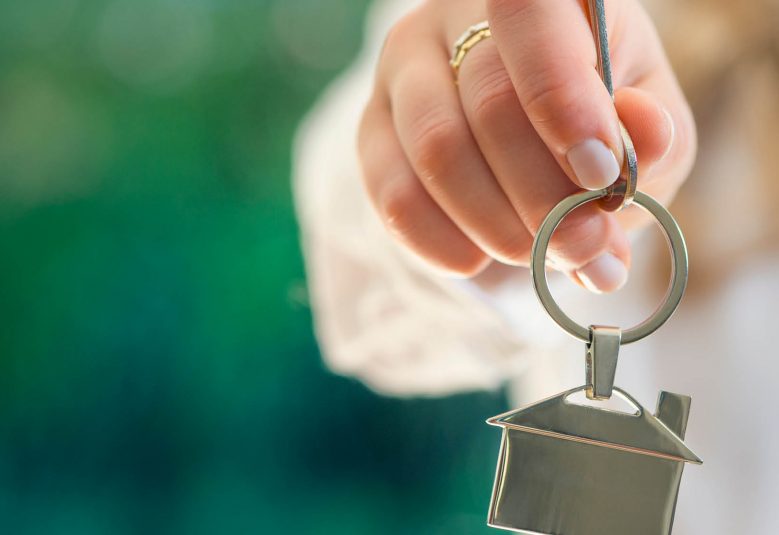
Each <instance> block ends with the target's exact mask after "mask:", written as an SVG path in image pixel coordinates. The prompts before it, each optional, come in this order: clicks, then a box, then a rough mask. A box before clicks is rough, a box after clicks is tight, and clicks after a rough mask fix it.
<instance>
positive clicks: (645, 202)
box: [487, 0, 702, 535]
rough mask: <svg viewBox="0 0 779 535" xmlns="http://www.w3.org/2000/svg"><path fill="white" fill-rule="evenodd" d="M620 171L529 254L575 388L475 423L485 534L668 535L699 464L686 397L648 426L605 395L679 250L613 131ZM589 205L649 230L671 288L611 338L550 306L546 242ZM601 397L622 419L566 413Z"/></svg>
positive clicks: (663, 314)
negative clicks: (486, 434) (572, 355)
mask: <svg viewBox="0 0 779 535" xmlns="http://www.w3.org/2000/svg"><path fill="white" fill-rule="evenodd" d="M589 7H590V21H591V24H592V29H593V34H594V36H595V41H596V45H597V50H598V69H599V72H600V74H601V77H602V79H603V81H604V83H605V84H606V87H607V89H608V90H609V93H611V94H612V95H613V87H612V82H611V68H610V60H609V49H608V36H607V32H606V17H605V11H604V6H603V0H589ZM622 132H623V140H624V141H625V143H624V144H625V166H624V169H623V173H622V178H621V180H620V181H618V183H617V184H615V185H614V186H612V187H609V188H605V189H602V190H598V191H584V192H581V193H577V194H574V195H571V196H570V197H568V198H566V199H564V200H563V201H562V202H560V203H559V204H558V205H557V206H555V207H554V208H553V209H552V211H551V212H550V213H549V215H548V216H547V217H546V219H545V220H544V222H543V224H542V225H541V227H540V229H539V231H538V234H537V235H536V238H535V241H534V243H533V251H532V256H531V273H532V278H533V286H534V288H535V291H536V295H537V296H538V298H539V300H540V301H541V304H542V305H543V306H544V308H545V309H546V311H547V312H548V313H549V315H550V316H551V317H552V319H554V320H555V321H556V322H557V324H558V325H560V327H562V328H563V329H564V330H565V331H566V332H568V333H569V334H571V335H572V336H574V337H575V338H578V339H580V340H582V341H583V342H585V384H584V386H581V387H579V388H575V389H573V390H569V391H566V392H562V393H561V394H558V395H557V396H554V397H551V398H549V399H546V400H543V401H540V402H538V403H535V404H533V405H530V406H528V407H524V408H521V409H518V410H515V411H511V412H508V413H505V414H501V415H499V416H495V417H494V418H491V419H489V420H488V421H487V423H489V424H491V425H495V426H499V427H501V428H502V429H503V438H502V441H501V448H500V454H499V458H498V468H497V473H496V476H495V486H494V489H493V493H492V500H491V502H490V509H489V515H488V523H489V525H491V526H493V527H496V528H502V529H507V530H512V531H516V532H519V533H525V534H528V535H668V534H670V533H671V530H672V528H673V518H674V512H675V509H676V500H677V495H678V492H679V485H680V483H681V477H682V471H683V469H684V465H685V464H686V463H693V464H701V463H702V461H701V460H700V459H699V458H698V457H697V456H696V455H695V454H694V453H693V452H692V451H691V450H690V449H689V448H688V447H687V446H686V445H685V443H684V435H685V431H686V428H687V418H688V415H689V411H690V402H691V400H690V397H689V396H684V395H679V394H672V393H669V392H661V393H660V396H659V399H658V404H657V410H656V411H655V413H654V414H651V413H650V412H649V411H647V410H646V409H645V408H644V407H642V406H641V405H640V404H639V403H638V401H636V400H635V399H634V398H633V397H632V396H630V395H629V394H628V393H627V392H625V391H624V390H622V389H620V388H617V387H615V386H614V374H615V372H616V369H617V360H618V354H619V348H620V346H621V345H623V344H629V343H632V342H636V341H638V340H641V339H642V338H644V337H646V336H649V335H650V334H652V333H653V332H655V331H656V330H657V329H659V328H660V327H661V326H662V325H663V324H664V323H665V322H666V321H667V320H668V319H669V318H670V317H671V315H672V314H673V313H674V311H675V310H676V308H677V307H678V305H679V302H680V301H681V299H682V295H683V294H684V290H685V287H686V285H687V275H688V271H687V246H686V245H685V242H684V237H683V235H682V232H681V230H680V229H679V226H678V225H677V223H676V221H675V220H674V218H673V216H672V215H671V214H670V213H669V212H668V211H667V210H666V209H665V208H664V207H663V206H662V205H661V204H660V203H658V202H657V201H655V200H654V199H653V198H652V197H650V196H648V195H646V194H645V193H642V192H640V191H636V182H637V178H638V165H637V161H636V154H635V151H634V150H633V144H632V142H631V141H630V136H629V135H628V133H627V131H626V130H625V129H624V127H623V128H622ZM593 201H598V202H600V203H601V206H602V207H603V208H604V209H605V210H610V211H612V210H619V209H621V208H623V207H625V206H628V205H629V204H631V203H635V204H636V205H638V206H640V207H641V208H643V209H644V210H646V211H647V212H649V213H650V214H651V215H652V216H654V217H655V219H657V221H658V223H659V224H660V226H661V227H662V229H663V231H664V233H665V235H666V237H667V242H668V244H669V247H670V250H671V256H672V259H673V262H672V264H673V271H672V275H671V284H670V286H669V289H668V292H667V294H666V297H665V299H664V302H663V304H662V305H661V306H660V308H658V310H657V311H656V312H655V313H654V314H653V315H652V316H651V317H650V318H649V319H647V320H646V321H644V322H643V323H641V324H639V325H637V326H635V327H633V328H630V329H627V330H624V331H623V330H622V329H620V328H619V327H611V326H600V325H591V326H590V327H584V326H582V325H579V324H578V323H576V322H575V321H574V320H572V319H571V318H570V317H569V316H568V315H566V314H565V313H564V312H563V311H562V309H561V308H560V307H559V305H558V304H557V302H556V301H555V300H554V298H553V297H552V294H551V292H550V290H549V285H548V282H547V279H546V269H545V268H546V252H547V248H548V246H549V241H550V239H551V237H552V234H553V233H554V230H555V229H556V228H557V226H558V225H559V224H560V222H561V221H562V220H563V219H564V218H565V216H566V215H568V214H569V213H571V212H572V211H573V210H575V209H576V208H577V207H579V206H581V205H583V204H585V203H588V202H593ZM579 392H584V393H585V395H586V396H587V398H589V399H592V400H606V399H609V398H611V397H612V395H613V394H616V395H617V396H619V397H621V398H622V399H623V400H625V401H626V402H627V403H628V405H630V406H631V407H632V409H633V412H632V413H625V412H618V411H613V410H606V409H602V408H598V407H595V406H590V405H581V404H577V403H573V402H571V401H570V400H569V398H570V397H571V396H572V395H574V394H577V393H579Z"/></svg>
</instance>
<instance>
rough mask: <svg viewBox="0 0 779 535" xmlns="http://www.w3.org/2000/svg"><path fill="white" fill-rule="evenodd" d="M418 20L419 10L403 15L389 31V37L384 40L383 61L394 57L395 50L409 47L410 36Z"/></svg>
mask: <svg viewBox="0 0 779 535" xmlns="http://www.w3.org/2000/svg"><path fill="white" fill-rule="evenodd" d="M417 18H418V10H417V9H414V10H412V11H410V12H408V13H406V14H405V15H403V16H402V17H401V18H400V19H398V21H397V22H395V24H393V25H392V26H391V27H390V29H389V31H387V36H386V37H385V38H384V46H383V48H382V54H381V56H382V59H385V60H386V59H387V57H388V56H389V57H392V56H393V55H394V54H393V53H394V51H395V50H397V49H402V48H403V47H405V46H407V43H408V39H409V37H410V34H411V32H413V29H414V27H415V26H416V24H417Z"/></svg>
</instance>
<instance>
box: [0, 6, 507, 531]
mask: <svg viewBox="0 0 779 535" xmlns="http://www.w3.org/2000/svg"><path fill="white" fill-rule="evenodd" d="M367 4H368V2H367V1H366V0H359V1H358V0H273V1H271V0H254V1H250V0H115V1H107V0H46V1H42V0H27V1H24V2H22V1H21V0H13V1H6V2H3V3H2V6H1V7H0V72H2V76H1V77H0V244H1V247H2V252H3V256H2V271H1V272H0V292H1V297H0V298H1V299H2V301H1V302H2V308H1V310H2V318H0V320H1V325H2V327H0V339H1V340H2V343H1V345H0V351H1V354H0V530H1V531H2V532H3V533H14V534H17V533H22V534H27V533H35V534H37V533H41V534H60V533H63V534H64V533H68V534H69V533H73V534H103V533H106V534H124V533H145V534H146V533H148V534H154V533H187V534H200V533H203V534H212V533H292V534H296V533H301V534H309V533H311V534H329V533H339V534H349V533H371V534H374V533H375V534H383V533H387V534H390V533H392V534H397V533H403V534H414V533H420V534H422V533H424V534H435V533H447V534H449V533H464V534H465V533H468V534H472V533H486V532H488V530H487V528H486V527H484V518H485V514H486V508H487V504H488V501H489V493H490V490H491V481H492V476H493V473H494V462H495V459H496V456H497V448H498V442H499V433H498V431H497V430H495V429H493V428H489V427H488V426H486V425H485V424H484V419H485V418H486V417H488V416H491V415H493V414H495V413H496V412H499V411H501V410H503V409H505V403H504V399H503V397H502V395H500V394H473V395H463V396H457V397H453V398H449V399H444V400H396V399H386V398H381V397H378V396H376V395H374V394H372V393H370V392H369V391H367V390H366V389H365V388H364V387H363V386H362V385H360V384H359V383H357V382H355V381H352V380H349V379H344V378H339V377H336V376H332V375H330V374H329V373H328V372H327V371H326V370H325V369H324V367H323V365H322V364H321V361H320V358H319V355H318V352H317V349H316V344H315V340H314V339H313V335H312V332H311V318H310V311H309V310H308V309H307V307H306V298H305V282H304V274H303V267H302V261H301V257H300V252H299V247H298V243H297V228H296V224H295V221H294V216H293V209H292V200H291V195H290V185H289V170H290V141H291V137H292V135H293V134H294V131H295V128H296V125H297V123H298V121H299V120H300V118H301V117H302V115H303V114H304V113H305V111H306V109H307V108H308V107H310V106H311V104H312V103H313V102H314V100H315V98H316V96H317V94H318V93H319V92H320V91H321V90H322V88H323V87H324V85H325V84H326V83H327V82H328V81H329V80H330V79H331V78H332V77H333V76H335V75H336V74H337V73H338V71H339V70H341V69H343V68H344V67H345V66H346V65H347V64H348V63H349V61H350V60H351V59H352V57H353V56H354V55H355V54H356V53H357V50H358V48H359V46H360V41H361V38H362V36H361V32H362V30H361V28H362V20H363V17H364V14H365V10H366V7H367Z"/></svg>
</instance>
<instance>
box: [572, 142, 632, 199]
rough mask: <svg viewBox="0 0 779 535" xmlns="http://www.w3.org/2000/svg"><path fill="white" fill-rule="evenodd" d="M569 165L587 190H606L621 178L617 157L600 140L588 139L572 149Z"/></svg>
mask: <svg viewBox="0 0 779 535" xmlns="http://www.w3.org/2000/svg"><path fill="white" fill-rule="evenodd" d="M568 163H569V164H570V166H571V168H572V169H573V172H574V174H575V175H576V178H577V179H578V180H579V184H581V185H582V187H584V188H587V189H592V190H594V189H601V188H605V187H607V186H610V185H612V184H613V183H614V182H615V181H616V180H617V178H619V171H620V169H619V163H618V162H617V157H616V156H614V153H613V152H611V149H609V148H608V147H607V146H606V145H605V144H604V143H603V142H602V141H600V140H598V139H588V140H587V141H584V142H583V143H579V144H578V145H576V146H575V147H573V148H572V149H570V150H569V151H568Z"/></svg>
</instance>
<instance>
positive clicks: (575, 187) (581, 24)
mask: <svg viewBox="0 0 779 535" xmlns="http://www.w3.org/2000/svg"><path fill="white" fill-rule="evenodd" d="M606 10H607V11H606V12H607V15H608V29H609V36H610V46H611V55H612V69H613V77H614V87H615V99H614V100H613V101H612V99H611V98H610V96H609V94H608V92H607V91H606V89H605V87H604V86H603V83H602V82H601V80H600V78H599V76H598V73H597V70H596V65H597V59H596V50H595V45H594V41H593V37H592V33H591V30H590V27H589V23H588V19H587V15H586V13H587V9H586V3H585V2H583V1H581V0H428V1H426V2H425V3H423V4H422V5H421V6H420V7H419V8H418V9H416V10H415V11H413V12H411V13H409V14H408V15H407V16H406V17H405V18H403V19H402V20H401V21H400V22H398V23H397V25H396V26H395V27H394V28H393V29H392V30H391V31H390V33H389V35H388V37H387V41H386V45H385V47H384V51H383V53H382V55H381V59H380V62H379V66H378V70H377V75H376V80H375V87H374V91H373V95H372V97H371V99H370V101H369V103H368V105H367V107H366V109H365V111H364V114H363V118H362V122H361V126H360V132H359V139H358V150H359V155H360V159H361V162H362V169H363V179H364V182H365V187H366V190H367V192H368V194H369V196H370V198H371V200H372V202H373V205H374V206H375V209H376V210H377V212H378V214H379V215H380V217H381V219H382V220H383V221H384V223H385V225H386V226H387V227H388V228H389V230H390V231H391V232H392V233H393V235H394V236H395V237H396V238H397V240H398V241H400V242H401V243H403V244H404V245H405V246H406V247H408V248H409V249H410V250H411V251H413V252H414V253H416V254H417V255H418V256H419V257H421V258H422V259H423V260H425V261H426V262H427V263H428V264H429V265H430V266H432V267H433V268H435V269H436V270H438V271H441V272H444V273H447V274H450V275H454V276H460V277H473V276H475V275H477V274H479V273H481V272H482V271H484V270H485V269H486V268H487V267H488V266H490V265H492V264H495V263H502V264H507V265H511V266H527V265H528V263H529V253H530V248H531V245H532V240H533V236H534V235H535V232H536V230H537V229H538V227H539V226H540V224H541V222H542V221H543V219H544V217H545V216H546V214H547V213H548V212H549V211H550V210H551V208H553V207H554V206H555V205H556V204H557V203H558V202H559V201H561V200H562V199H563V198H565V197H566V196H568V195H570V194H571V193H574V192H576V191H580V190H581V189H582V186H581V182H580V180H579V179H578V178H577V176H576V173H575V172H574V170H573V168H572V166H571V165H570V163H569V160H568V154H569V150H570V149H571V148H573V147H576V146H577V145H578V144H580V143H582V142H584V141H585V140H592V139H595V140H600V141H601V142H603V143H604V144H605V145H606V146H607V147H608V148H609V149H611V151H612V152H613V154H614V156H615V157H616V159H617V162H618V164H619V165H620V166H621V165H622V159H623V146H622V140H621V137H620V133H619V123H618V121H619V120H620V119H621V120H622V121H623V123H624V124H625V126H626V128H627V130H628V131H629V132H630V134H631V137H632V138H633V142H634V144H635V147H636V152H637V154H638V162H639V188H640V189H641V190H642V191H644V192H646V193H648V194H650V195H652V196H653V197H655V198H656V199H658V200H659V201H660V202H662V203H667V202H669V201H670V200H671V199H672V198H673V196H674V194H675V192H676V191H677V189H678V188H679V186H680V185H681V184H682V182H683V181H684V180H685V178H686V177H687V175H688V174H689V171H690V168H691V166H692V163H693V161H694V158H695V151H696V134H695V125H694V121H693V118H692V115H691V113H690V110H689V107H688V104H687V102H686V100H685V98H684V95H683V94H682V92H681V90H680V89H679V86H678V84H677V81H676V78H675V76H674V74H673V72H672V70H671V68H670V66H669V64H668V61H667V59H666V56H665V53H664V51H663V48H662V45H661V43H660V41H659V39H658V37H657V34H656V32H655V29H654V27H653V25H652V22H651V21H650V19H649V18H648V16H647V15H646V13H645V12H644V11H643V9H642V7H641V6H640V4H639V2H638V1H637V0H611V1H608V0H607V2H606ZM481 20H488V21H489V23H490V28H491V29H492V33H493V37H492V39H488V40H485V41H482V42H481V43H479V44H478V45H477V46H476V47H474V48H473V49H472V50H471V51H470V52H469V54H468V55H467V57H466V58H465V60H464V62H463V64H462V67H461V69H460V73H459V83H458V84H455V83H454V80H453V74H452V71H451V69H450V67H449V64H448V61H449V59H450V56H451V48H452V43H454V42H455V41H456V39H457V38H458V37H459V36H460V35H461V34H462V32H463V31H464V30H465V29H466V28H468V27H469V26H471V25H472V24H474V23H476V22H478V21H481ZM594 189H597V188H594ZM648 221H650V220H649V219H648V218H647V217H644V216H643V214H642V213H640V212H638V211H637V210H636V209H634V208H630V209H628V210H625V211H623V212H620V213H618V214H612V213H606V212H603V211H601V210H600V209H599V208H598V207H597V205H596V204H595V203H590V204H588V205H585V206H584V207H582V208H580V209H578V210H577V211H576V212H574V213H573V214H571V215H570V216H568V217H567V218H566V219H565V220H564V221H563V223H562V224H561V226H560V227H559V228H558V230H557V232H556V233H555V235H554V237H553V239H552V244H551V246H550V249H549V253H548V259H549V262H550V265H551V266H552V267H554V268H555V269H558V270H560V271H562V272H564V273H566V274H568V275H569V276H570V277H571V278H572V279H573V280H575V281H576V282H580V280H579V277H578V275H577V271H579V270H581V269H584V268H586V266H588V265H589V264H590V263H591V262H593V261H594V260H595V259H597V258H599V257H601V255H603V254H604V253H610V254H611V255H613V256H615V257H616V258H618V259H619V260H620V261H621V262H622V263H623V264H624V265H625V266H626V267H627V266H629V265H630V245H629V242H628V239H627V236H626V231H628V230H630V229H632V228H636V227H640V226H642V225H644V224H646V223H647V222H648ZM613 289H616V288H601V290H603V291H610V290H613Z"/></svg>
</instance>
